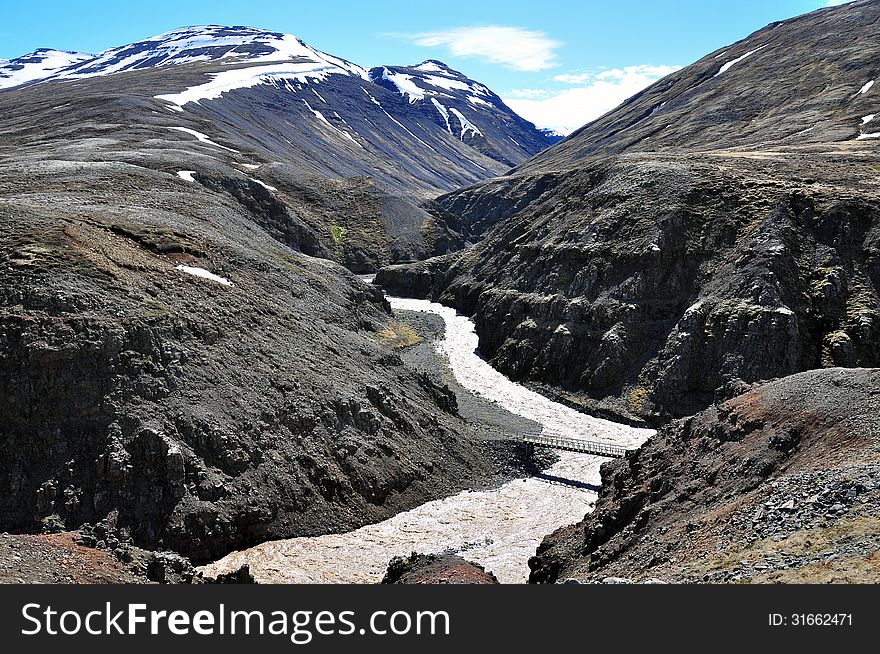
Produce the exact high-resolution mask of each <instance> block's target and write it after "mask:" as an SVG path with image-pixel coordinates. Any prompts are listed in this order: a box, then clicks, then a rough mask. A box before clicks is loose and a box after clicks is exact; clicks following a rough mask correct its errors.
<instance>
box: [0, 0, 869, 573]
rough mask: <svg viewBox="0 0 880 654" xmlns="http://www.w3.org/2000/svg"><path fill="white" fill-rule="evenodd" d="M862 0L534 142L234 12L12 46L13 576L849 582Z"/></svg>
mask: <svg viewBox="0 0 880 654" xmlns="http://www.w3.org/2000/svg"><path fill="white" fill-rule="evenodd" d="M878 21H880V2H878V1H877V0H858V1H856V2H852V3H848V4H846V5H843V6H839V7H829V8H827V9H821V10H819V11H814V12H811V13H808V14H804V15H802V16H798V17H795V18H791V19H789V20H786V21H781V22H778V23H773V24H771V25H768V26H767V27H765V28H763V29H760V30H758V31H757V32H755V33H754V34H751V35H750V36H748V37H746V38H745V39H742V40H741V41H739V42H736V43H733V44H731V45H729V46H725V47H723V48H719V49H718V50H717V51H715V52H711V53H709V54H707V55H706V56H705V57H703V58H701V59H699V60H698V61H696V62H694V63H693V64H691V65H689V66H686V67H684V68H681V69H680V70H676V72H673V73H671V74H670V75H668V76H667V77H664V78H663V79H661V80H660V81H658V82H656V83H654V84H652V85H650V86H648V87H647V88H645V89H644V90H643V91H640V92H638V93H636V94H635V95H633V96H632V97H630V98H629V99H627V100H626V101H624V102H623V103H622V104H621V105H620V106H619V107H617V108H615V109H613V110H612V111H610V112H608V113H607V114H605V115H603V116H602V117H600V118H598V119H597V120H594V121H592V122H590V123H588V124H586V125H585V126H584V127H582V128H581V129H579V130H577V131H576V132H574V133H573V134H571V135H570V136H568V137H567V138H565V139H563V140H561V141H560V140H559V139H558V138H557V137H554V136H553V135H552V134H551V132H550V131H549V130H546V129H540V128H539V127H537V126H536V125H534V124H532V123H531V122H529V121H527V120H525V119H524V118H522V117H521V116H519V115H517V113H516V112H514V111H513V110H512V109H511V108H510V107H509V106H507V104H505V101H504V100H502V99H501V96H499V95H498V94H497V93H496V91H493V90H492V89H490V88H489V87H488V86H487V85H485V84H483V83H481V82H479V81H477V80H474V79H471V78H469V77H467V76H466V75H465V74H464V73H462V72H460V71H458V70H455V69H453V68H451V67H449V66H448V65H447V64H445V63H443V62H442V61H439V60H437V59H427V60H425V61H422V62H421V63H418V64H414V65H391V64H388V65H379V66H369V67H367V66H361V65H360V64H357V63H354V62H351V61H347V60H345V59H343V58H340V57H337V56H334V55H331V54H328V53H325V52H323V51H321V50H318V49H316V48H314V47H312V46H311V45H309V44H307V43H305V42H304V41H302V40H301V39H298V38H297V37H295V36H292V35H289V34H284V33H280V32H273V31H269V30H263V29H256V28H251V27H243V26H222V25H203V26H191V27H182V28H179V29H175V30H172V31H169V32H165V33H162V34H159V35H157V36H155V37H152V38H149V39H145V40H142V41H137V42H134V43H129V44H125V45H121V46H118V47H113V48H110V49H108V50H105V51H103V52H100V53H97V54H84V53H77V52H63V51H59V50H52V49H40V50H37V51H35V52H33V53H31V54H29V55H25V56H22V57H18V58H16V59H12V60H9V61H0V230H2V234H3V236H2V239H0V298H2V303H0V418H2V423H0V424H2V428H0V429H2V443H3V447H2V448H0V484H2V485H3V487H4V488H5V489H7V490H6V492H4V493H3V494H0V530H2V531H5V532H8V533H9V534H10V536H9V538H8V539H7V540H4V542H3V548H2V549H3V551H4V552H6V553H7V554H2V555H0V559H2V560H0V564H3V566H4V567H3V569H4V575H5V576H4V578H5V579H14V580H18V579H21V580H22V581H29V580H31V579H29V578H27V577H29V575H30V576H31V577H34V579H36V580H38V581H57V580H59V579H62V578H65V579H66V578H69V579H72V580H73V581H75V582H77V583H79V582H83V581H88V580H89V576H90V575H91V576H93V577H94V578H95V579H94V580H96V581H99V582H100V581H107V580H108V579H109V580H112V579H114V578H115V579H119V580H126V581H128V580H131V579H132V578H135V579H137V580H140V581H154V582H157V581H158V582H165V583H173V582H183V583H186V582H192V581H196V582H199V581H205V580H214V579H216V578H218V576H219V577H220V578H221V580H222V579H238V578H242V579H244V578H250V577H251V576H252V578H253V579H254V580H256V581H257V582H258V583H279V582H283V583H289V582H295V583H379V582H381V581H382V579H383V577H384V576H385V574H386V571H387V569H388V565H389V562H390V561H391V559H392V558H393V557H407V556H409V555H410V554H411V553H417V554H420V555H439V556H440V560H439V562H438V560H437V559H431V558H430V557H428V558H424V557H423V559H424V560H425V561H428V562H429V563H428V572H429V573H430V574H428V576H429V577H431V578H435V577H436V576H437V575H440V577H441V578H444V577H443V574H444V573H443V570H442V568H443V565H445V563H444V562H443V561H445V560H446V559H447V558H448V559H449V561H451V563H449V565H451V566H458V565H460V564H462V562H461V559H465V560H466V561H471V562H473V563H476V564H479V565H481V566H483V568H484V571H483V572H485V573H486V575H485V576H487V577H491V576H492V575H491V574H489V573H492V574H494V576H495V577H496V578H497V580H498V581H500V582H501V583H523V582H526V581H528V582H531V583H561V582H564V581H566V580H568V582H569V583H617V582H638V583H642V582H655V581H657V580H658V579H659V580H663V581H668V582H675V583H718V582H722V583H741V582H755V583H759V582H778V581H781V582H786V583H790V582H804V581H807V582H810V581H820V582H823V583H824V582H865V581H868V582H876V581H877V580H878V579H880V577H878V574H880V573H878V566H877V557H878V556H880V555H878V551H880V542H878V530H877V528H876V527H877V525H876V520H875V514H876V512H877V507H878V488H880V486H878V465H880V459H878V452H880V450H878V438H880V425H878V424H877V416H878V415H880V407H878V406H877V404H878V402H880V380H878V376H877V375H878V373H877V370H878V368H880V177H878V171H880V154H878V151H877V144H878V140H877V138H876V137H877V134H876V133H875V132H874V131H873V130H874V128H873V120H874V115H875V113H876V110H877V106H876V103H877V102H878V100H877V98H878V96H877V93H880V87H876V85H875V84H874V83H873V82H875V80H878V79H880V50H878V48H876V47H875V41H876V38H874V31H875V27H876V24H877V23H878ZM539 431H540V432H541V433H543V434H544V435H551V436H563V437H567V438H577V439H583V440H590V441H597V442H602V443H608V444H613V445H618V446H622V447H625V448H626V449H627V450H628V452H627V454H626V456H625V458H621V459H615V460H609V459H603V458H600V457H595V456H588V455H582V454H574V453H566V452H552V451H547V450H543V449H541V448H532V447H530V446H527V445H526V444H525V443H522V442H520V439H521V437H522V436H523V434H525V433H528V432H539ZM59 548H60V549H59ZM62 550H63V551H62ZM13 552H19V553H16V554H13ZM59 552H61V553H59ZM22 555H23V558H22ZM14 556H19V557H20V558H21V560H24V561H26V564H23V566H22V569H25V570H26V572H22V573H21V574H18V573H17V571H16V567H15V564H14V563H11V562H12V561H13V560H18V559H13V557H14ZM455 557H461V559H459V558H455ZM58 560H63V561H69V560H73V561H74V563H72V564H70V565H71V570H72V572H71V573H70V574H69V575H59V574H54V573H53V574H52V575H48V576H47V575H45V574H43V573H41V572H39V570H40V568H41V564H40V561H58ZM418 560H420V559H419V557H415V558H414V559H413V561H418ZM64 565H68V564H67V563H65V564H64ZM401 565H403V564H401ZM414 565H415V564H414ZM242 566H247V568H248V570H247V574H245V573H244V572H241V571H242V569H243V568H242ZM392 567H394V566H392ZM404 567H405V566H404ZM438 570H439V572H438ZM27 571H29V572H27ZM402 574H403V577H405V578H409V575H410V572H408V571H407V572H405V573H402ZM391 576H392V577H393V576H394V575H391ZM415 576H416V577H417V576H418V575H415ZM465 576H466V575H465ZM477 576H480V575H477Z"/></svg>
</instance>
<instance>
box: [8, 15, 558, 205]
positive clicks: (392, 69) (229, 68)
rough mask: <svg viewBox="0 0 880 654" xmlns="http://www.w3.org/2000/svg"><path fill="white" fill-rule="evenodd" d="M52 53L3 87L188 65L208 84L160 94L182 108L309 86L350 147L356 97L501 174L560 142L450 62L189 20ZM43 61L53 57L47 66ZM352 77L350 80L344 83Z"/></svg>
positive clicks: (307, 99) (397, 124) (316, 107)
mask: <svg viewBox="0 0 880 654" xmlns="http://www.w3.org/2000/svg"><path fill="white" fill-rule="evenodd" d="M40 52H44V51H40ZM45 53H47V54H45V55H39V54H38V53H35V54H34V55H28V57H25V58H22V60H24V59H28V58H31V59H33V61H28V62H27V66H26V67H25V68H23V69H22V70H21V71H20V72H18V74H17V75H12V74H10V75H9V77H8V79H7V81H6V83H5V84H3V85H2V86H0V88H3V87H12V86H16V85H20V84H24V83H26V82H40V81H41V82H58V81H66V80H82V79H88V78H96V77H105V76H109V75H114V74H119V73H134V72H135V71H151V70H156V69H169V68H170V67H172V66H174V67H183V66H185V67H187V68H188V69H190V70H192V71H193V72H195V71H204V72H205V73H207V75H208V77H207V79H203V80H201V81H200V83H196V84H192V85H187V86H185V87H184V88H175V89H174V90H173V91H172V92H166V93H159V94H157V95H156V98H157V99H159V100H162V101H164V102H166V103H167V104H168V106H169V108H171V109H172V110H175V111H178V112H180V111H184V110H185V108H186V107H187V106H188V105H189V106H195V105H202V106H204V103H205V102H206V101H212V100H218V99H220V98H221V97H222V96H224V94H229V93H232V92H235V91H242V90H244V89H250V88H254V87H258V86H261V87H264V88H265V89H268V88H282V89H286V90H288V91H289V92H290V93H294V94H299V95H302V94H303V93H304V94H305V95H304V98H303V99H302V102H301V106H302V107H303V108H304V109H305V111H306V112H307V114H306V115H307V117H309V116H310V117H311V118H312V119H317V120H318V121H319V122H320V123H323V126H324V127H325V128H330V129H331V130H334V131H335V132H336V134H335V135H336V136H337V137H340V138H342V139H345V140H347V141H349V142H350V143H349V145H350V144H351V143H354V144H355V145H357V146H360V147H364V145H365V144H364V143H362V142H360V141H359V138H358V137H359V136H362V134H354V133H353V132H352V129H351V127H350V123H348V122H347V121H348V119H349V117H348V116H345V115H344V114H343V111H342V110H345V111H346V112H347V111H350V110H351V108H352V101H356V102H357V104H358V105H360V110H359V111H358V112H357V113H358V114H359V115H362V114H364V113H365V112H366V113H368V114H375V113H377V112H378V113H379V115H378V116H376V117H375V120H373V119H369V120H370V123H371V124H373V125H376V124H377V123H378V124H382V123H385V124H386V127H387V126H389V125H390V126H391V127H393V128H394V129H397V128H401V129H403V130H404V133H403V134H401V135H398V137H399V138H402V139H403V140H404V141H406V140H410V141H412V140H414V139H415V140H416V141H421V142H422V143H423V144H427V143H430V140H432V139H435V138H437V136H438V135H437V134H436V131H437V130H436V129H434V127H436V128H440V129H441V130H442V131H443V132H445V133H446V134H447V135H448V137H449V139H453V140H457V141H459V142H460V143H463V144H465V145H467V146H469V147H470V148H472V149H474V150H476V151H477V152H479V153H480V154H482V155H484V156H486V157H488V158H490V159H492V160H493V161H495V162H497V163H498V164H500V165H501V168H498V169H497V170H492V172H501V170H503V168H507V167H511V166H515V165H517V164H519V163H521V162H522V161H523V160H525V159H527V158H528V157H529V156H531V155H533V154H535V153H537V152H539V151H541V150H542V149H544V148H545V147H547V146H548V145H549V144H550V143H551V142H552V140H553V139H552V138H547V136H545V135H544V134H543V133H542V132H541V131H540V130H537V129H536V128H535V126H534V125H532V124H531V123H529V122H527V121H525V120H523V119H522V118H520V117H519V116H518V115H516V114H515V113H514V112H513V111H512V110H511V109H509V108H508V107H507V106H506V105H505V104H504V103H503V102H502V101H501V99H500V98H499V97H498V96H497V95H496V94H495V93H493V92H492V91H491V90H489V89H488V88H487V87H486V86H485V85H483V84H480V83H478V82H475V81H473V80H470V79H468V78H467V77H466V76H465V75H463V74H462V73H460V72H458V71H455V70H452V69H451V68H449V67H448V66H446V65H445V64H444V63H442V62H440V61H436V60H429V61H425V62H423V63H421V64H419V65H418V66H412V67H401V66H385V67H378V68H373V69H372V70H370V71H367V70H365V69H364V68H362V67H360V66H358V65H357V64H354V63H351V62H349V61H346V60H344V59H341V58H339V57H334V56H332V55H329V54H326V53H324V52H321V51H319V50H317V49H315V48H313V47H311V46H309V45H308V44H306V43H304V42H303V41H301V40H300V39H298V38H296V37H295V36H292V35H289V34H282V33H279V32H271V31H267V30H261V29H255V28H251V27H241V26H235V27H225V26H221V25H205V26H196V27H185V28H181V29H176V30H172V31H170V32H165V33H164V34H160V35H158V36H154V37H152V38H149V39H145V40H143V41H138V42H136V43H131V44H128V45H124V46H120V47H116V48H111V49H109V50H105V51H104V52H101V53H100V54H98V55H94V56H92V55H83V54H79V53H58V52H57V51H45ZM49 53H51V56H50V54H49ZM62 55H64V56H62ZM20 61H21V60H14V61H12V62H9V63H8V64H5V65H4V66H3V67H2V68H0V70H6V69H8V68H17V67H18V66H20V65H22V64H20V63H19V62H20ZM38 61H42V62H43V63H42V64H41V65H38ZM331 77H336V78H337V79H336V80H335V82H331V80H330V78H331ZM343 78H348V79H347V80H346V81H345V82H343V81H342V79H343ZM2 79H3V77H2V75H0V80H2ZM351 82H355V84H354V85H352V84H351ZM320 83H324V84H330V85H336V86H338V85H339V84H346V85H347V86H348V87H349V88H348V91H351V96H350V97H345V98H338V100H340V101H341V102H340V103H338V104H333V106H332V107H330V109H332V111H329V112H328V111H327V107H323V106H321V105H324V104H326V99H325V98H324V97H323V96H322V95H320V94H319V93H317V88H315V87H313V86H312V87H311V88H310V85H315V84H320ZM354 86H359V87H360V90H361V91H362V92H358V91H357V90H355V89H354ZM377 87H381V88H382V89H384V90H387V91H390V92H391V93H393V94H395V95H397V96H399V97H400V98H401V99H402V100H404V102H402V103H400V102H387V101H386V102H385V103H384V104H383V102H382V101H381V99H380V98H379V97H378V95H381V93H380V91H379V89H378V88H377ZM313 92H315V93H313ZM288 99H289V98H288ZM424 132H435V133H432V134H425V133H424ZM426 137H427V138H426ZM447 140H448V139H447ZM444 146H445V147H444V149H448V148H449V146H448V143H447V144H444ZM428 147H429V148H430V149H432V150H434V151H435V154H440V155H441V157H442V156H443V153H442V151H440V152H437V150H438V149H437V148H434V147H433V146H431V145H429V146H428ZM467 167H468V168H470V169H472V170H473V171H474V174H475V175H476V177H474V178H473V179H465V180H462V181H464V182H470V181H477V179H479V178H480V177H483V176H486V175H482V174H481V173H479V172H477V171H480V170H483V171H487V172H488V171H490V170H491V169H492V168H493V167H492V166H485V165H484V164H483V163H481V162H479V161H476V162H474V161H469V162H467ZM457 184H458V180H456V182H454V183H452V184H440V185H439V188H440V189H441V190H447V187H449V186H455V185H457Z"/></svg>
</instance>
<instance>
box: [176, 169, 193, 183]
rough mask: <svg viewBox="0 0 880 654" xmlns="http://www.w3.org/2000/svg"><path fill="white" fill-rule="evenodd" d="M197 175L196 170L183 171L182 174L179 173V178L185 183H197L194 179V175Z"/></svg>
mask: <svg viewBox="0 0 880 654" xmlns="http://www.w3.org/2000/svg"><path fill="white" fill-rule="evenodd" d="M195 174H196V171H194V170H181V171H180V172H178V173H177V176H178V177H180V179H182V180H183V181H185V182H195V181H196V180H195V178H194V177H193V175H195Z"/></svg>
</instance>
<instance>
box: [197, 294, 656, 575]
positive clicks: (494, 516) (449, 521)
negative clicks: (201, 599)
mask: <svg viewBox="0 0 880 654" xmlns="http://www.w3.org/2000/svg"><path fill="white" fill-rule="evenodd" d="M388 300H389V302H390V303H391V306H392V308H393V309H394V310H395V311H420V312H426V313H433V314H435V315H438V316H440V317H441V318H443V321H444V323H445V333H444V335H443V337H442V338H439V339H438V340H437V342H436V343H435V346H436V348H437V350H438V352H440V353H441V354H442V355H443V356H444V357H446V358H447V359H448V361H449V366H450V369H451V370H452V372H453V374H454V376H455V378H456V380H457V381H458V383H459V384H460V385H461V386H462V387H464V388H466V389H468V390H469V391H470V392H472V393H474V394H475V395H477V396H479V397H481V398H483V399H485V400H487V401H490V402H494V403H496V404H498V405H499V406H501V407H502V408H504V409H506V410H508V411H510V412H512V413H515V414H517V415H520V416H522V417H524V418H527V419H529V420H532V421H534V422H537V423H539V424H540V425H541V426H542V427H543V432H544V433H549V434H557V435H565V436H567V437H569V438H584V439H588V440H594V441H602V442H607V443H613V444H616V445H622V446H624V447H628V448H635V447H638V446H639V445H640V444H641V443H642V442H644V441H645V440H646V439H647V438H648V437H649V436H650V435H651V434H652V433H653V431H651V430H648V429H639V428H634V427H629V426H627V425H621V424H618V423H615V422H611V421H608V420H603V419H600V418H594V417H591V416H588V415H586V414H583V413H580V412H578V411H576V410H574V409H572V408H570V407H567V406H564V405H562V404H559V403H557V402H553V401H551V400H549V399H547V398H546V397H544V396H543V395H540V394H538V393H535V392H534V391H531V390H529V389H527V388H525V387H523V386H520V385H519V384H516V383H514V382H512V381H510V380H509V379H507V377H505V376H504V375H502V374H501V373H500V372H498V371H497V370H495V369H494V368H492V367H491V366H490V365H489V364H488V363H487V362H486V361H484V360H483V359H482V358H480V356H479V352H478V337H477V335H476V333H475V331H474V325H473V322H472V321H471V320H469V319H468V318H467V317H465V316H461V315H458V314H457V313H456V311H455V310H454V309H450V308H448V307H445V306H443V305H440V304H436V303H433V302H428V301H426V300H412V299H404V298H394V297H389V298H388ZM604 461H605V459H603V458H601V457H595V456H590V455H584V454H575V453H570V452H561V453H560V457H559V460H558V461H557V462H556V463H555V464H553V465H552V466H551V467H549V468H548V469H546V470H545V471H544V473H543V475H541V476H537V477H531V478H528V479H517V480H514V481H511V482H508V483H506V484H503V485H502V486H500V487H499V488H496V489H494V490H489V491H476V492H470V491H466V492H463V493H459V494H458V495H454V496H452V497H448V498H446V499H442V500H437V501H434V502H428V503H427V504H423V505H422V506H419V507H417V508H415V509H412V510H410V511H405V512H403V513H399V514H398V515H396V516H394V517H392V518H389V519H388V520H384V521H383V522H380V523H377V524H373V525H367V526H365V527H362V528H360V529H357V530H354V531H351V532H347V533H343V534H328V535H325V536H316V537H307V538H291V539H287V540H280V541H273V542H269V543H263V544H261V545H258V546H256V547H253V548H250V549H248V550H245V551H242V552H233V553H232V554H229V555H228V556H226V557H225V558H223V559H221V560H219V561H217V562H215V563H212V564H210V565H207V566H205V567H204V568H203V572H204V573H205V574H206V575H209V576H215V575H217V574H220V573H224V572H230V571H233V570H236V569H238V568H239V567H241V566H242V565H245V564H247V565H249V566H250V569H251V573H252V574H253V575H254V577H255V579H256V580H257V581H258V582H259V583H378V582H380V581H381V580H382V577H383V575H384V573H385V570H386V568H387V566H388V562H389V560H390V559H391V558H392V557H394V556H406V555H408V554H410V553H411V552H419V553H422V554H431V553H441V552H451V553H458V554H461V555H462V556H463V557H465V558H467V559H469V560H472V561H475V562H477V563H480V564H481V565H483V566H484V567H485V568H486V569H487V570H489V571H491V572H493V573H494V574H495V575H496V576H497V577H498V579H499V581H501V582H502V583H524V582H525V581H526V580H527V579H528V573H529V569H528V564H527V562H528V559H529V557H531V556H533V555H534V553H535V549H536V548H537V546H538V545H539V544H540V542H541V540H543V538H544V536H546V535H547V534H549V533H550V532H552V531H554V530H556V529H557V528H559V527H563V526H565V525H569V524H573V523H575V522H577V521H579V520H581V519H582V518H583V516H584V514H586V513H588V512H589V511H591V510H592V508H593V506H594V503H595V500H596V489H597V488H598V486H599V483H600V477H599V467H600V466H601V464H602V463H603V462H604Z"/></svg>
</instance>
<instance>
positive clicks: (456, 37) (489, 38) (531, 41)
mask: <svg viewBox="0 0 880 654" xmlns="http://www.w3.org/2000/svg"><path fill="white" fill-rule="evenodd" d="M394 36H398V37H402V38H405V39H407V40H408V41H411V42H412V43H414V44H415V45H419V46H423V47H426V48H436V47H445V48H446V49H447V50H448V51H449V53H450V54H452V55H453V56H455V57H475V58H479V59H483V60H484V61H488V62H489V63H492V64H501V65H504V66H507V67H508V68H513V69H514V70H521V71H526V72H535V71H539V70H546V69H548V68H553V67H555V66H556V65H557V64H556V52H555V51H556V49H557V48H558V47H559V46H560V45H562V44H561V43H559V42H558V41H554V40H552V39H551V38H549V37H548V36H547V35H546V34H545V33H544V32H536V31H532V30H527V29H523V28H522V27H506V26H501V25H490V26H487V27H454V28H452V29H448V30H443V31H439V32H424V33H421V34H395V35H394Z"/></svg>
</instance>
